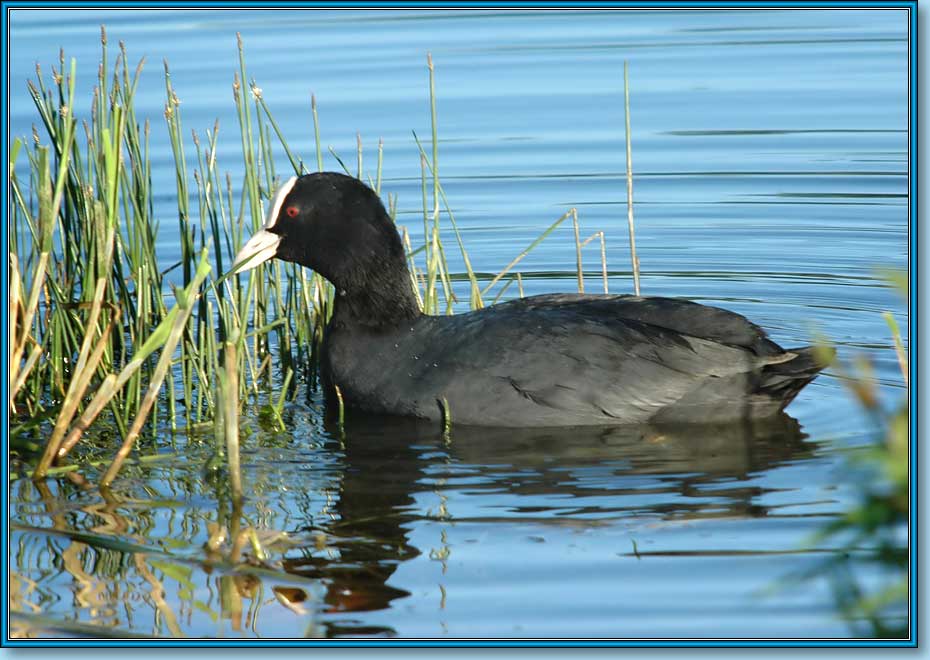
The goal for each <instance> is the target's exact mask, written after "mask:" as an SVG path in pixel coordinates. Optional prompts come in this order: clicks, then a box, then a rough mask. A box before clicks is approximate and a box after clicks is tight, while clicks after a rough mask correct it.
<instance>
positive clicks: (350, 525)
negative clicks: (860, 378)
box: [285, 414, 815, 636]
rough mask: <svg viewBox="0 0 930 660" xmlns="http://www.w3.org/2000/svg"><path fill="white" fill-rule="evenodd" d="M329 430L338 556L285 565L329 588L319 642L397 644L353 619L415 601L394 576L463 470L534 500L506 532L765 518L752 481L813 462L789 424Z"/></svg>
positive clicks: (333, 546) (480, 483)
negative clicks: (431, 503) (650, 520)
mask: <svg viewBox="0 0 930 660" xmlns="http://www.w3.org/2000/svg"><path fill="white" fill-rule="evenodd" d="M327 430H328V431H329V432H330V433H331V434H332V437H333V439H332V440H331V444H332V450H333V451H338V452H341V453H342V455H343V460H344V466H343V469H342V473H343V477H342V483H341V488H340V494H339V499H338V502H337V503H336V505H335V507H334V512H335V514H336V515H335V519H334V520H332V521H325V522H320V521H317V522H315V523H314V524H313V525H311V526H310V528H311V529H312V530H314V531H321V532H323V533H324V534H325V535H326V538H327V540H328V546H327V552H325V553H321V552H308V553H307V554H306V556H304V557H301V558H299V559H298V558H293V559H289V560H288V561H287V563H286V566H285V568H286V570H287V571H289V572H292V573H295V574H300V575H302V576H305V577H312V578H315V579H320V580H321V581H322V583H323V584H324V585H325V586H326V593H325V597H324V601H325V604H326V606H325V608H324V610H325V612H326V613H327V615H326V616H325V617H324V618H325V619H326V622H325V623H324V624H323V625H324V627H325V630H323V631H321V632H322V633H323V634H325V635H327V636H343V635H366V636H370V635H388V636H389V635H392V634H394V631H393V630H392V629H390V628H387V627H383V628H382V627H378V626H372V625H371V624H370V622H367V623H366V624H362V622H361V621H360V620H355V619H353V618H352V617H351V613H352V612H363V611H372V610H379V609H384V608H387V607H390V606H391V604H392V602H393V601H395V600H397V599H401V598H403V597H405V596H408V595H409V592H407V591H404V590H403V589H399V588H397V587H395V586H392V585H391V584H390V581H391V576H392V575H393V574H394V572H395V571H396V570H397V568H398V566H399V565H400V564H401V563H402V562H405V561H408V560H410V559H413V558H415V557H417V556H418V555H419V554H420V550H419V549H418V548H416V547H414V546H413V545H412V544H411V543H410V541H409V533H410V530H411V528H412V526H413V525H414V523H415V522H416V521H423V520H427V519H431V518H436V517H437V516H439V517H442V515H444V513H443V512H439V513H438V514H437V512H436V511H429V512H428V511H426V510H424V506H423V505H422V503H421V504H418V503H417V499H416V496H417V494H418V493H424V492H438V493H439V494H442V491H443V489H444V487H445V486H444V477H447V476H449V477H451V476H458V477H461V475H462V474H463V473H466V474H467V475H468V477H469V479H468V482H469V486H468V489H469V492H470V493H472V494H475V493H479V494H482V496H485V497H488V498H493V497H495V496H498V495H499V494H501V493H503V494H508V495H511V496H513V495H515V496H518V497H519V496H526V500H527V502H526V503H527V506H526V507H520V508H519V509H511V510H509V511H508V512H507V514H506V517H501V518H500V521H502V522H503V521H507V522H513V521H514V519H515V518H514V516H517V517H520V516H526V518H527V519H529V520H534V521H536V522H540V523H555V524H558V522H559V521H560V518H561V517H565V516H569V517H571V518H572V519H584V517H585V516H594V515H597V517H598V519H599V520H603V517H604V515H605V513H606V514H612V515H614V516H616V517H626V518H631V517H632V518H635V517H640V516H653V517H659V518H661V519H682V518H706V517H721V516H728V517H734V516H738V517H755V516H765V515H767V510H766V508H765V507H764V506H761V505H759V504H758V503H757V502H758V499H759V496H760V495H762V494H764V492H765V491H764V490H763V489H762V487H760V486H758V485H753V484H751V483H750V478H751V477H752V476H753V475H754V474H757V473H761V472H764V471H766V470H769V469H771V468H773V467H775V466H777V465H779V464H782V463H784V462H788V461H796V460H800V459H803V458H805V457H809V456H811V455H812V454H813V452H814V449H815V445H814V444H812V443H810V442H808V441H806V439H805V438H806V436H805V435H804V434H803V433H802V431H801V428H800V426H799V424H798V422H797V421H796V420H795V419H793V418H792V417H789V416H788V415H786V414H781V415H779V416H776V417H773V418H771V419H767V420H755V421H751V422H742V423H738V424H707V425H703V424H687V425H674V426H672V425H643V426H628V427H608V428H605V427H577V428H557V429H556V428H554V429H539V428H537V429H526V430H522V429H511V428H507V429H497V428H487V427H466V426H458V427H456V426H453V427H452V429H451V430H450V431H449V432H448V433H446V434H443V433H442V431H441V430H439V429H437V427H436V425H435V424H431V423H426V422H418V421H416V420H410V419H401V418H394V417H391V418H388V417H373V416H362V415H357V414H356V415H353V416H351V417H349V418H348V419H347V420H346V423H345V426H344V428H343V429H342V430H341V431H340V430H339V429H338V428H336V427H330V428H328V429H327ZM741 482H742V483H741ZM649 493H655V498H654V502H653V503H652V504H649V503H648V502H647V504H645V505H644V504H643V498H642V497H637V498H635V500H636V503H635V508H633V506H631V505H630V504H629V502H628V501H626V502H625V498H624V497H623V496H624V495H630V494H636V495H640V496H641V495H643V494H649ZM567 496H568V497H567ZM556 498H557V501H558V502H559V505H558V513H557V514H556V515H553V514H552V513H551V512H550V513H549V515H546V516H542V517H541V516H540V512H541V508H545V507H544V506H543V507H540V505H545V504H546V503H547V502H550V501H555V500H556ZM572 498H574V500H575V501H577V502H578V504H577V506H572V504H571V503H572V502H573V499H572ZM647 500H648V498H647ZM592 503H593V504H592ZM454 513H455V512H454V511H452V512H451V514H452V515H454ZM608 518H609V515H608ZM457 519H459V520H460V518H457ZM482 521H483V522H485V523H489V524H492V523H493V522H494V521H495V519H494V518H487V517H483V518H482Z"/></svg>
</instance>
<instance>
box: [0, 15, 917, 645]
mask: <svg viewBox="0 0 930 660" xmlns="http://www.w3.org/2000/svg"><path fill="white" fill-rule="evenodd" d="M566 4H567V3H565V2H551V1H543V2H435V3H434V2H428V3H422V2H384V3H379V2H305V1H298V0H276V1H272V2H268V3H263V2H249V1H241V2H236V1H225V2H224V1H221V0H202V1H201V2H184V1H167V2H164V1H163V2H159V1H157V0H137V1H134V2H118V3H112V4H110V3H106V2H86V1H76V2H68V1H67V0H49V1H47V2H36V1H28V0H20V1H16V0H2V1H0V7H2V9H3V14H4V25H3V31H2V33H0V53H2V55H0V56H2V57H3V58H4V60H6V61H8V58H7V54H8V49H9V38H8V34H9V18H8V15H9V10H10V9H29V8H64V7H67V8H98V7H99V8H103V7H106V8H108V9H129V8H147V7H165V8H176V7H179V8H215V7H229V6H233V7H235V8H249V7H261V8H275V7H277V8H294V7H307V8H393V9H404V8H407V9H422V8H430V9H451V8H488V7H493V8H505V9H506V8H536V7H543V8H545V7H564V6H566ZM571 6H572V7H586V8H617V9H632V8H661V7H665V8H682V7H688V8H691V9H712V8H779V9H791V8H798V9H863V8H875V9H907V10H908V87H909V89H908V92H909V114H908V131H909V153H908V170H909V177H908V229H909V241H908V291H909V294H908V297H909V300H908V319H907V326H908V337H909V338H910V350H911V354H910V361H909V363H908V364H909V383H910V386H909V392H908V404H909V407H910V416H909V420H908V421H909V440H910V452H911V454H910V456H911V460H910V468H911V471H910V511H909V521H908V526H909V540H910V543H911V547H910V560H911V561H910V573H909V578H910V583H909V596H910V621H911V626H910V634H911V636H910V638H909V639H904V640H875V639H810V640H780V639H778V640H776V639H772V640H764V639H760V640H753V639H666V640H649V639H639V640H636V639H570V640H569V639H553V640H539V639H493V640H491V639H449V640H447V639H398V640H384V639H358V640H356V639H351V640H338V639H324V640H280V639H277V640H275V639H260V640H223V639H203V640H190V639H184V640H176V639H158V640H138V641H136V640H99V639H63V640H49V639H41V640H11V639H10V638H9V620H8V615H5V616H3V617H2V622H0V632H2V637H0V647H8V648H12V647H19V648H22V647H29V648H57V647H67V648H83V647H107V648H111V647H112V648H127V647H163V648H226V647H250V648H251V647H255V648H260V647H274V648H306V647H320V648H333V647H343V648H372V647H377V648H384V647H389V648H423V647H427V648H437V647H467V648H513V647H521V648H604V647H611V648H617V647H627V648H644V647H660V648H723V647H738V648H778V647H782V648H823V647H829V648H893V647H910V648H916V647H917V646H918V637H917V625H918V622H919V616H918V614H919V613H918V609H917V592H918V564H917V561H916V560H915V559H916V557H917V556H918V551H919V530H918V529H917V515H918V508H919V501H918V492H917V483H918V478H917V473H918V471H917V469H916V466H917V465H918V444H917V428H918V415H919V409H918V405H917V404H918V399H917V392H918V382H917V371H918V369H917V366H918V365H919V353H918V347H917V345H918V341H917V334H916V332H915V331H916V330H917V322H916V317H915V314H916V312H917V309H918V307H917V305H918V296H917V291H918V278H917V270H918V263H919V260H917V259H914V258H913V256H914V252H912V250H915V246H919V237H918V231H919V225H918V222H917V209H918V194H917V190H918V188H917V181H918V169H917V164H918V163H917V153H918V130H917V117H918V114H917V112H918V103H917V99H918V96H919V94H918V89H917V84H918V76H917V74H918V61H917V60H918V30H917V22H918V21H917V0H890V1H877V2H876V1H873V2H868V1H865V0H851V1H846V2H841V1H835V0H827V1H824V2H797V1H785V2H738V1H735V0H732V1H727V0H722V1H717V2H700V3H697V2H669V1H645V2H606V1H603V0H600V1H594V2H584V3H582V4H578V5H574V4H572V5H571ZM0 84H2V87H0V89H2V90H3V91H4V92H6V91H8V89H9V87H8V85H9V76H8V71H7V67H6V66H3V67H2V68H0ZM2 132H3V140H2V144H0V157H2V162H3V172H4V177H5V180H6V181H9V177H10V165H9V145H8V143H7V139H8V136H9V108H8V107H7V108H6V111H5V112H4V113H3V118H2ZM0 199H2V210H0V214H2V216H3V222H2V223H0V244H2V250H3V254H4V256H5V259H4V261H5V262H7V263H8V262H9V241H8V234H7V232H8V219H7V212H8V209H9V206H8V205H9V203H10V199H9V189H8V186H6V185H4V186H3V188H2V191H0ZM8 276H9V273H8V269H7V268H6V267H4V268H2V269H0V299H2V298H4V297H6V296H8V295H9V282H8ZM0 319H2V321H3V327H4V329H5V330H6V332H4V334H3V338H2V340H3V341H2V343H3V347H2V350H0V355H2V357H0V364H2V366H3V374H4V377H3V378H0V397H2V400H3V401H8V400H9V394H8V391H9V377H8V374H9V345H8V342H9V309H8V308H7V306H6V305H0ZM0 434H2V435H0V437H2V441H3V445H2V448H0V465H2V467H3V473H4V474H5V475H7V479H8V478H9V466H8V464H7V456H8V454H9V443H8V439H9V410H7V414H5V415H3V416H2V419H0ZM7 483H9V481H8V482H7ZM8 496H9V488H4V489H3V491H2V494H0V503H2V507H3V511H4V512H8V511H9V508H8V502H7V498H8ZM0 526H2V529H3V542H4V548H9V529H8V527H7V520H6V515H4V516H3V518H2V522H0ZM0 586H2V589H0V593H2V597H3V599H4V600H3V602H8V594H9V575H8V573H7V571H5V570H4V571H2V574H0Z"/></svg>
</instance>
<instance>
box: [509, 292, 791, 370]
mask: <svg viewBox="0 0 930 660" xmlns="http://www.w3.org/2000/svg"><path fill="white" fill-rule="evenodd" d="M496 307H499V308H502V311H503V308H508V307H509V308H511V309H512V310H513V311H514V312H519V310H539V311H542V310H550V311H555V310H564V311H571V312H573V313H576V314H580V315H582V316H584V317H586V318H590V319H592V320H595V321H597V320H600V321H602V322H604V323H609V322H611V320H620V319H622V320H629V321H639V322H641V323H648V324H649V325H652V326H655V327H658V328H665V329H666V330H672V331H674V332H677V333H680V334H683V335H689V336H691V337H698V338H701V339H707V340H709V341H713V342H719V343H721V344H727V345H729V346H740V347H742V348H747V349H749V350H751V351H752V352H753V353H755V354H756V355H780V354H781V353H783V352H784V349H782V348H781V347H780V346H779V345H778V344H776V343H775V342H773V341H772V340H771V339H769V338H768V336H767V335H766V334H765V330H763V329H762V328H760V327H759V326H757V325H756V324H755V323H752V322H751V321H749V319H747V318H746V317H744V316H741V315H739V314H736V313H735V312H731V311H729V310H726V309H720V308H719V307H711V306H709V305H701V304H698V303H695V302H691V301H690V300H683V299H680V298H662V297H648V298H644V297H639V296H626V295H607V294H601V295H591V294H585V295H581V294H546V295H541V296H531V297H529V298H523V299H520V300H513V301H510V302H507V303H505V304H503V305H497V306H496Z"/></svg>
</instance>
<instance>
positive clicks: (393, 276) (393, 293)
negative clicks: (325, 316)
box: [332, 264, 422, 329]
mask: <svg viewBox="0 0 930 660" xmlns="http://www.w3.org/2000/svg"><path fill="white" fill-rule="evenodd" d="M366 279H367V280H368V281H366V282H365V283H364V284H355V285H351V286H344V287H343V288H340V287H339V286H338V285H337V286H336V296H335V303H334V307H333V318H332V322H333V323H334V324H336V325H345V326H349V327H353V326H365V327H368V328H372V329H380V328H391V327H394V326H397V325H399V324H402V323H404V322H407V321H411V320H414V319H416V318H418V317H419V316H421V315H422V312H420V305H419V303H418V302H417V299H416V297H415V296H414V294H413V284H412V282H411V280H410V273H409V271H408V270H407V267H406V264H399V267H394V268H391V269H389V270H386V271H383V272H381V273H379V274H378V275H377V277H373V278H366Z"/></svg>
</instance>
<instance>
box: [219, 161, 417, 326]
mask: <svg viewBox="0 0 930 660" xmlns="http://www.w3.org/2000/svg"><path fill="white" fill-rule="evenodd" d="M272 257H277V258H278V259H283V260H285V261H293V262H296V263H298V264H301V265H303V266H307V267H308V268H311V269H313V270H314V271H316V272H317V273H319V274H320V275H322V276H323V277H325V278H326V279H327V280H329V281H330V282H332V283H333V285H334V286H335V287H336V291H337V294H338V295H339V296H341V297H343V298H345V299H346V300H348V301H350V302H351V303H352V306H354V307H357V308H359V309H357V310H356V311H357V313H358V315H359V316H360V317H363V320H364V319H369V318H370V319H373V318H375V317H379V316H384V315H385V314H387V315H389V316H393V315H396V314H397V313H398V312H400V313H401V315H402V316H403V315H409V314H412V313H414V309H412V308H416V307H417V305H416V299H415V298H414V297H413V293H412V289H411V280H410V275H409V271H408V270H407V264H406V259H405V256H404V248H403V245H402V244H401V240H400V236H398V234H397V229H396V228H395V227H394V223H393V221H392V220H391V218H390V216H388V214H387V212H386V211H385V209H384V205H383V204H382V203H381V200H380V199H379V198H378V195H377V194H376V193H375V192H374V191H373V190H372V189H371V188H369V187H368V186H366V185H365V184H364V183H362V182H361V181H359V180H358V179H355V178H353V177H350V176H346V175H344V174H337V173H335V172H320V173H315V174H305V175H304V176H301V177H295V178H292V179H290V180H289V181H287V182H286V183H285V184H284V185H282V186H281V188H280V189H279V190H278V193H277V195H275V198H274V200H273V202H272V204H271V208H270V210H269V211H268V215H267V216H266V219H265V225H264V227H263V228H262V229H261V230H259V231H258V232H256V234H255V235H254V236H252V238H250V239H249V241H248V242H247V243H246V244H245V245H244V246H243V247H242V250H240V252H239V254H238V255H236V259H235V262H234V266H233V273H239V272H242V271H244V270H248V269H250V268H253V267H255V266H257V265H258V264H260V263H262V262H264V261H267V260H269V259H271V258H272ZM398 307H400V309H397V308H398ZM368 308H370V309H368ZM379 308H380V309H379Z"/></svg>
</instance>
